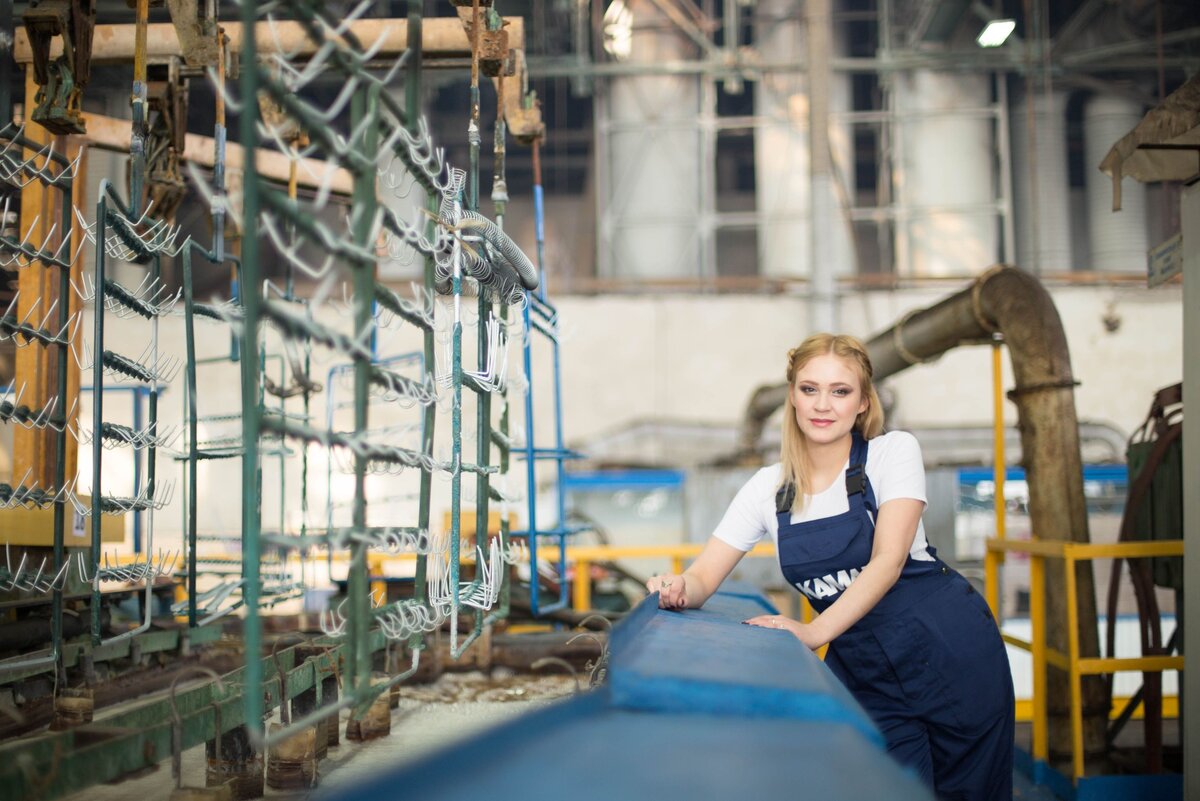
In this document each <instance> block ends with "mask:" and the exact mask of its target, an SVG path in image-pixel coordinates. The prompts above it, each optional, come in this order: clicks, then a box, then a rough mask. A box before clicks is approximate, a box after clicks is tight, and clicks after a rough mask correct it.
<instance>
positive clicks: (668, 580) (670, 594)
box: [646, 575, 688, 609]
mask: <svg viewBox="0 0 1200 801" xmlns="http://www.w3.org/2000/svg"><path fill="white" fill-rule="evenodd" d="M646 589H647V590H649V591H650V592H657V593H658V608H659V609H687V605H688V602H687V580H686V579H684V577H683V576H680V575H667V576H652V577H651V578H650V580H649V581H647V582H646Z"/></svg>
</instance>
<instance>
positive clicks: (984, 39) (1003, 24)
mask: <svg viewBox="0 0 1200 801" xmlns="http://www.w3.org/2000/svg"><path fill="white" fill-rule="evenodd" d="M1016 28H1017V23H1016V22H1015V21H1014V20H1011V19H994V20H992V21H991V22H989V23H988V24H987V25H985V26H984V28H983V31H981V32H980V34H979V36H978V37H976V39H975V41H976V42H979V46H980V47H999V46H1000V45H1002V44H1004V43H1005V42H1006V41H1008V37H1009V36H1010V35H1011V34H1012V32H1013V31H1014V30H1016Z"/></svg>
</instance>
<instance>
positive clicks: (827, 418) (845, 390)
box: [792, 353, 867, 445]
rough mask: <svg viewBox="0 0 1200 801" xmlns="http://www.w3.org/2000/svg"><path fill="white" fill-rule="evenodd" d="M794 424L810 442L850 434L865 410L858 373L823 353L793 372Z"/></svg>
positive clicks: (828, 439)
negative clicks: (794, 373)
mask: <svg viewBox="0 0 1200 801" xmlns="http://www.w3.org/2000/svg"><path fill="white" fill-rule="evenodd" d="M792 405H793V406H795V408H796V423H797V425H799V426H800V431H801V432H803V433H804V436H805V437H806V438H807V439H808V441H809V442H810V443H812V444H814V445H823V444H830V443H834V442H837V441H839V440H840V439H842V438H843V437H846V436H848V435H849V434H850V431H851V430H852V429H853V428H854V421H855V419H856V418H857V417H858V415H860V414H861V413H863V412H865V411H866V410H867V399H866V398H865V397H864V396H863V393H862V388H861V385H860V380H859V376H858V372H857V371H856V370H855V369H854V368H853V367H852V366H851V365H850V364H849V363H847V362H846V361H845V360H844V359H842V358H841V357H839V356H835V355H833V354H832V353H827V354H824V355H822V356H816V357H814V358H812V359H810V360H809V361H808V362H807V363H805V364H804V365H803V366H802V367H801V368H800V369H799V370H797V371H796V376H795V378H794V380H793V381H792Z"/></svg>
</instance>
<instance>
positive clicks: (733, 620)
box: [608, 585, 883, 746]
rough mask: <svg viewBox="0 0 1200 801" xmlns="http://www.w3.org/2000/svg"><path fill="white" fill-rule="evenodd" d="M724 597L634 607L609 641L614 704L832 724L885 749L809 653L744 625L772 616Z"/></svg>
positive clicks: (735, 593) (756, 601)
mask: <svg viewBox="0 0 1200 801" xmlns="http://www.w3.org/2000/svg"><path fill="white" fill-rule="evenodd" d="M730 589H731V590H732V592H720V593H717V594H715V595H714V596H713V597H712V598H710V599H709V601H708V603H706V604H705V605H704V608H702V609H695V610H693V609H688V610H684V611H682V612H669V611H666V610H662V609H658V608H656V607H655V606H654V605H653V604H650V603H643V604H641V605H639V607H638V609H637V610H636V613H635V614H633V615H631V616H630V617H629V618H627V619H626V620H624V621H623V622H622V624H621V626H619V627H618V631H617V632H614V635H613V644H612V656H611V663H610V667H609V671H608V682H609V686H610V688H611V690H612V700H613V704H614V705H615V706H619V707H625V708H631V709H645V710H655V711H659V712H671V713H673V712H686V711H691V712H702V713H711V714H718V715H741V716H743V717H755V718H796V719H801V720H821V721H830V722H837V723H843V724H846V725H848V726H850V727H852V728H854V729H856V730H857V731H858V732H859V733H860V734H861V735H862V736H863V737H865V738H867V739H868V740H869V741H871V742H874V743H876V744H877V745H879V746H882V745H883V738H882V736H881V735H880V734H879V732H878V731H877V730H876V729H875V725H874V724H873V723H872V722H871V719H870V718H869V717H868V716H867V714H866V712H864V711H863V709H862V707H861V706H859V704H858V702H857V701H855V700H854V698H853V697H852V696H851V695H850V693H849V691H847V690H846V688H845V687H844V686H842V683H841V682H839V681H838V680H837V679H836V678H835V677H834V675H833V674H832V673H831V672H830V671H829V669H828V668H826V667H825V665H824V664H822V663H821V660H820V659H818V658H817V656H816V655H815V654H814V653H813V652H812V651H810V650H808V648H806V647H804V645H802V644H801V643H800V641H799V640H797V639H796V638H795V637H793V636H792V635H791V634H789V633H788V632H786V631H775V630H773V629H764V628H760V627H757V626H747V625H745V624H744V623H742V621H743V620H746V619H747V618H750V617H754V616H756V615H766V614H774V613H775V610H774V608H773V607H771V605H770V604H768V603H767V602H766V601H765V600H764V599H762V598H761V596H758V597H755V596H752V595H749V594H747V593H744V592H743V591H742V589H741V588H740V587H738V586H737V585H735V586H734V587H731V588H730Z"/></svg>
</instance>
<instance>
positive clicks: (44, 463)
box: [12, 64, 61, 488]
mask: <svg viewBox="0 0 1200 801" xmlns="http://www.w3.org/2000/svg"><path fill="white" fill-rule="evenodd" d="M37 91H38V85H37V83H36V82H35V81H34V79H33V65H32V64H29V65H27V66H26V67H25V111H24V115H25V136H26V138H28V139H29V140H31V141H32V142H33V143H34V144H36V145H44V144H49V143H50V140H51V136H50V132H49V131H47V130H46V129H45V128H43V127H42V126H41V125H38V124H37V123H36V122H34V121H33V120H32V119H30V116H31V115H32V114H33V109H34V108H35V107H36V106H37V100H36V99H35V98H36V97H37ZM59 152H61V151H59ZM33 155H34V152H33V151H28V150H27V151H25V153H24V154H23V157H24V158H29V157H30V156H33ZM56 196H57V193H55V192H49V191H47V190H46V187H45V186H44V185H43V184H42V182H41V181H30V182H29V183H28V184H26V185H25V186H24V187H23V188H22V189H21V230H20V233H19V236H18V238H19V239H20V240H22V241H28V242H29V243H30V244H31V245H32V246H33V247H35V248H36V247H41V246H42V244H43V242H46V237H47V235H48V234H49V233H50V229H51V228H53V227H55V225H56V222H57V216H58V203H57V202H55V201H56V199H57V197H56ZM59 230H61V224H59ZM46 245H47V247H46V249H47V250H50V251H53V250H54V244H53V243H50V242H46ZM57 278H58V276H57V275H56V274H55V269H54V268H52V267H47V266H45V265H43V264H41V263H39V262H34V263H32V264H30V265H29V266H28V267H26V268H25V269H23V270H20V271H19V272H18V275H17V289H18V291H19V292H20V297H19V298H18V300H17V319H19V320H24V319H26V317H27V316H28V317H29V318H30V319H31V320H32V322H33V323H34V325H37V324H38V323H40V322H41V319H42V318H43V317H45V316H46V312H47V311H48V310H49V309H50V307H51V306H52V305H53V304H54V301H55V299H56V298H57V297H58V280H57ZM56 319H57V316H55V317H54V318H52V319H51V323H53V321H54V320H56ZM51 327H52V326H51ZM50 351H51V349H50V348H37V347H33V348H18V349H17V353H16V376H15V378H16V385H17V386H19V387H23V388H24V395H23V397H22V403H24V404H26V405H27V406H29V408H31V409H41V408H42V407H43V406H44V405H45V404H46V403H47V402H48V401H49V400H50V398H51V397H52V396H53V394H54V392H55V390H56V389H57V388H56V386H55V385H54V383H53V376H54V371H53V370H52V369H51V366H50V358H51V352H50ZM54 436H55V431H54V430H53V429H50V428H42V429H37V428H31V429H27V428H24V427H21V426H14V427H13V470H12V476H13V480H14V481H20V480H21V479H22V478H23V477H24V476H25V474H26V472H27V471H32V472H30V473H29V477H28V478H27V479H26V483H27V485H29V486H38V487H42V488H48V487H51V486H53V484H54V461H55V459H54V455H55V454H54V448H53V445H52V443H53V437H54Z"/></svg>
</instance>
